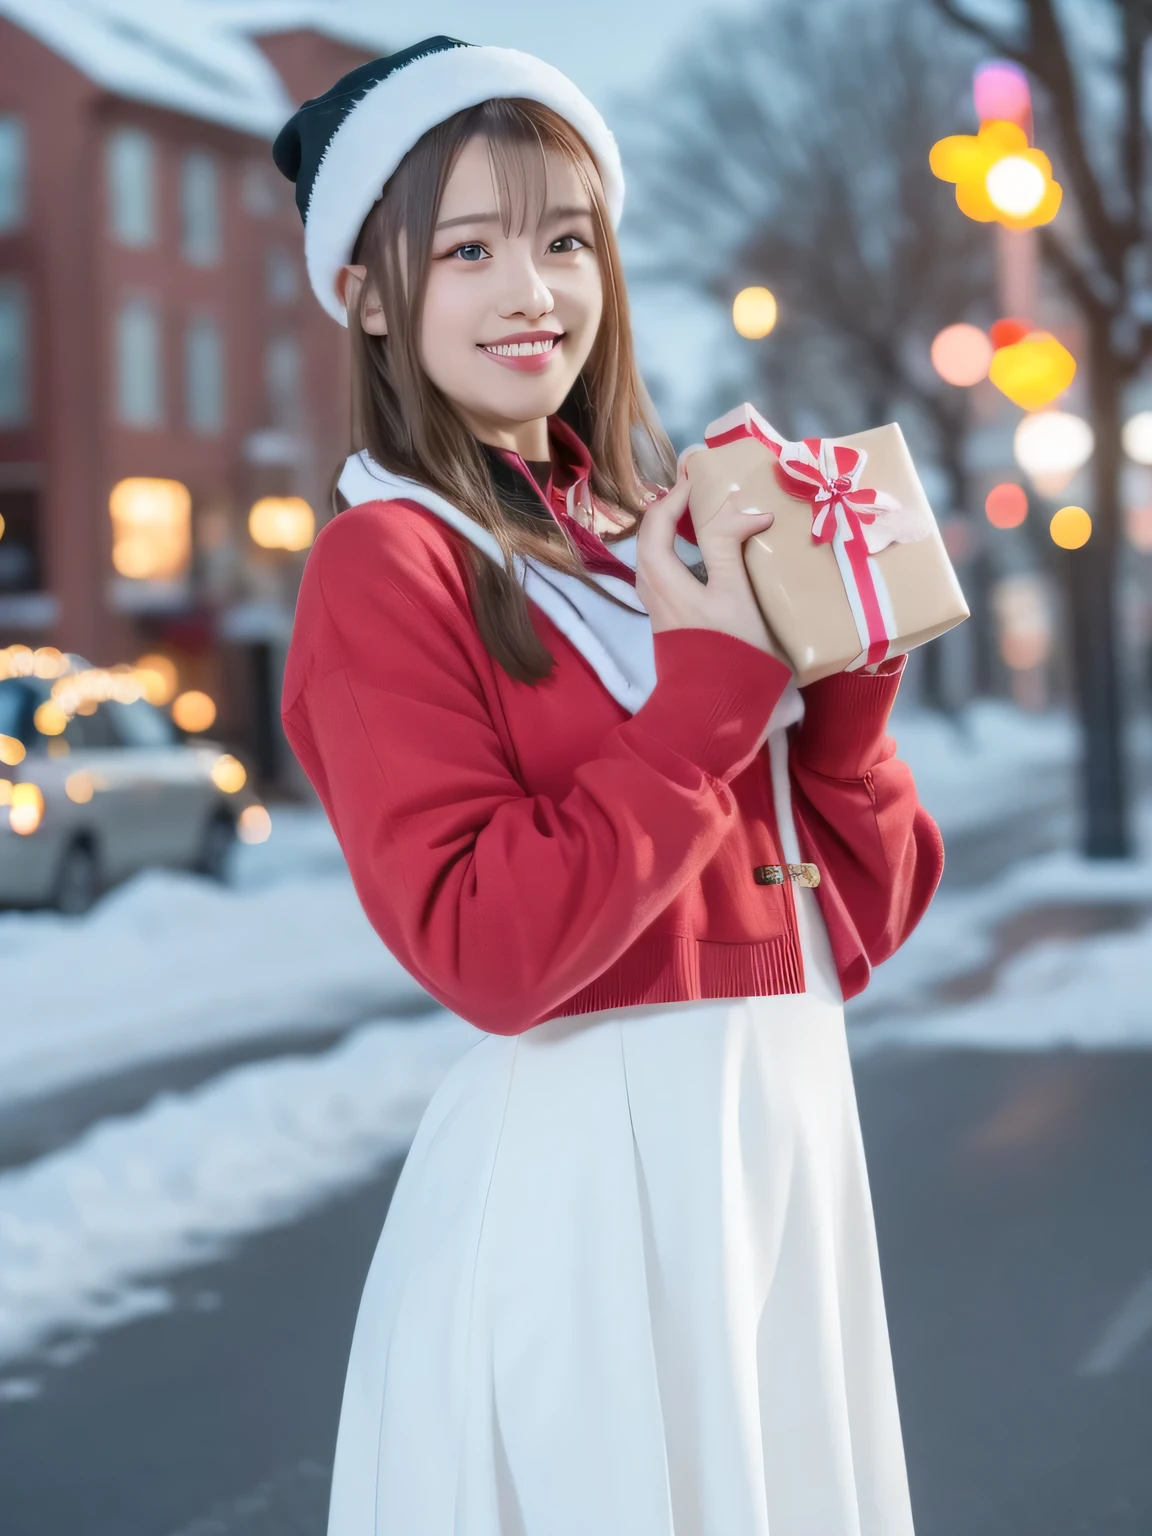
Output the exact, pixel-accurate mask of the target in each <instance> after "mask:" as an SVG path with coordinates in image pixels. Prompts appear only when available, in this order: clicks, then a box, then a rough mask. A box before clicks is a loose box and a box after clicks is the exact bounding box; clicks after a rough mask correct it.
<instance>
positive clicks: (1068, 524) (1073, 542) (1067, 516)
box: [1048, 507, 1092, 549]
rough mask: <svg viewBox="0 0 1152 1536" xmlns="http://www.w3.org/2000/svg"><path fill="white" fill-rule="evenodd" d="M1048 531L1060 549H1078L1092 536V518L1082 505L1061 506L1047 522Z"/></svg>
mask: <svg viewBox="0 0 1152 1536" xmlns="http://www.w3.org/2000/svg"><path fill="white" fill-rule="evenodd" d="M1048 532H1049V533H1050V534H1051V535H1052V542H1053V544H1059V546H1060V548H1061V549H1080V548H1082V547H1083V546H1084V545H1085V544H1087V542H1088V540H1089V539H1090V538H1091V537H1092V519H1091V518H1090V517H1089V516H1088V514H1087V512H1085V510H1084V508H1083V507H1061V508H1060V510H1059V512H1057V513H1056V515H1055V516H1054V517H1053V519H1052V521H1051V522H1050V523H1049V524H1048Z"/></svg>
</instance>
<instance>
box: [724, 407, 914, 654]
mask: <svg viewBox="0 0 1152 1536" xmlns="http://www.w3.org/2000/svg"><path fill="white" fill-rule="evenodd" d="M742 438H755V439H756V440H757V441H758V442H761V443H763V444H764V446H765V447H766V448H767V449H768V450H769V451H770V452H771V453H772V455H773V456H774V458H775V459H776V461H777V462H776V478H777V480H778V481H779V483H780V485H781V487H782V488H783V489H784V490H785V491H787V492H788V494H789V495H790V496H795V497H796V498H797V499H798V500H801V501H807V502H809V503H810V504H811V508H812V541H813V543H815V544H831V546H832V551H833V553H834V555H835V557H836V564H837V567H838V568H839V571H840V579H841V580H842V581H843V583H844V591H845V593H846V594H847V597H848V603H849V606H850V607H851V609H852V617H853V619H854V620H855V623H856V633H857V634H858V635H859V637H860V654H859V655H858V656H857V657H856V659H855V661H852V662H850V663H849V665H848V667H847V668H846V670H847V671H849V672H852V671H855V670H856V669H857V668H858V667H866V666H874V665H875V664H876V663H877V662H880V661H884V660H885V659H886V658H887V656H888V653H889V649H890V647H891V645H892V642H893V641H894V640H895V639H896V638H897V635H896V616H895V614H894V613H893V610H892V600H891V598H890V597H889V595H888V588H887V586H886V584H885V581H884V576H883V573H882V572H881V570H880V567H879V566H878V565H877V564H876V562H875V560H874V559H873V558H872V556H873V554H875V553H878V552H879V551H880V550H881V549H885V548H886V547H887V546H888V545H889V544H890V543H892V542H893V540H897V539H900V537H901V532H902V530H901V529H900V527H899V526H898V522H897V520H896V518H895V517H894V516H892V515H894V514H899V513H900V511H901V507H900V503H899V502H898V501H897V500H896V498H895V497H894V496H889V495H888V494H887V492H885V491H876V490H872V489H870V488H869V487H867V486H861V484H860V477H861V475H862V474H863V472H864V466H865V464H866V463H867V461H868V455H867V454H866V453H865V452H864V451H863V450H862V449H860V448H847V447H845V446H844V445H843V444H841V443H834V442H831V441H830V440H829V439H827V438H821V437H806V438H804V439H803V440H802V441H801V442H798V443H791V442H788V441H787V439H786V438H783V437H781V435H780V433H778V432H777V431H776V430H775V428H774V427H771V426H770V425H769V424H768V422H766V421H765V420H764V418H763V416H761V414H760V412H759V411H758V410H757V409H756V408H755V406H752V405H748V404H744V405H740V406H737V407H736V409H735V410H733V411H729V412H728V413H727V415H725V416H721V417H719V418H718V419H717V420H716V421H714V422H711V423H710V424H709V426H708V428H707V430H706V432H705V434H704V441H705V443H706V444H707V446H708V447H709V448H722V447H723V446H724V445H725V444H726V443H734V442H738V441H739V440H740V439H742Z"/></svg>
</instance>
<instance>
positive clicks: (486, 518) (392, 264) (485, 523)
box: [349, 99, 675, 683]
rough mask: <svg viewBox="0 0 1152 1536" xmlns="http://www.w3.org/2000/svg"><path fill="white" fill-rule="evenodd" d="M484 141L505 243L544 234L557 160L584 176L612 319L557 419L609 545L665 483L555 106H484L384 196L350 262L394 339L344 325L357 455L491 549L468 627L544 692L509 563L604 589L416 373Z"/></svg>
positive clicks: (620, 283) (478, 570)
mask: <svg viewBox="0 0 1152 1536" xmlns="http://www.w3.org/2000/svg"><path fill="white" fill-rule="evenodd" d="M477 136H481V137H483V138H485V139H486V140H487V143H488V150H489V157H490V160H491V164H492V171H493V179H494V181H495V184H496V191H497V196H498V200H499V204H500V215H501V222H502V225H503V228H504V233H505V235H508V234H509V233H510V232H511V230H512V227H513V221H514V220H518V227H519V230H520V231H523V230H524V229H525V228H529V227H531V226H532V221H538V220H539V218H540V216H541V214H542V212H543V209H544V205H545V202H546V198H547V166H546V158H545V157H546V155H547V154H548V153H549V152H551V153H554V154H556V155H558V156H561V157H563V158H564V159H565V160H567V161H568V163H569V164H571V165H572V166H573V167H574V168H575V170H576V172H577V175H578V176H579V178H580V180H581V182H582V183H583V185H584V187H585V189H586V190H587V192H588V195H589V199H590V202H591V207H592V216H593V228H594V232H595V255H596V259H597V262H598V265H599V268H600V277H601V285H602V288H603V294H604V307H603V314H602V317H601V321H600V328H599V331H598V332H597V335H596V339H595V341H594V343H593V346H592V350H591V352H590V354H589V356H588V360H587V362H586V363H585V365H584V367H583V369H582V370H581V373H580V375H579V377H578V378H577V380H576V383H575V385H574V386H573V388H572V390H571V391H570V393H569V395H568V398H567V399H566V400H565V402H564V404H563V406H562V407H561V409H560V412H559V415H560V416H561V418H562V419H563V420H565V421H566V422H567V423H568V425H569V426H571V427H572V428H573V429H574V430H575V431H576V433H577V434H578V436H579V437H580V438H581V439H582V441H583V442H584V443H585V445H586V446H587V447H588V449H589V451H590V453H591V457H592V465H593V468H592V471H591V483H590V487H589V489H590V491H591V493H592V495H593V497H594V498H595V499H596V502H597V505H598V506H599V507H600V508H601V509H602V510H603V511H604V512H605V514H606V515H607V516H608V517H609V518H610V519H611V520H612V521H613V522H614V523H615V524H616V525H617V530H618V531H617V532H616V533H615V534H610V535H608V536H607V539H608V541H611V540H612V539H613V538H622V537H625V536H626V535H627V534H629V533H631V532H633V531H635V529H636V528H637V527H638V526H639V520H640V518H641V517H642V515H643V509H644V505H645V500H646V498H647V496H648V495H649V494H650V492H651V489H652V487H653V486H654V485H657V484H659V485H666V484H670V483H671V481H672V479H673V477H674V474H675V454H674V452H673V449H672V445H671V444H670V442H669V441H668V438H667V437H666V435H665V433H664V431H663V429H662V428H661V426H660V424H659V421H658V420H657V417H656V413H655V411H654V409H653V407H652V403H651V401H650V400H649V398H648V392H647V390H646V389H645V388H644V384H643V381H642V380H641V378H640V375H639V373H638V371H637V368H636V362H635V356H634V352H633V347H632V333H631V325H630V321H629V314H628V296H627V292H626V289H625V286H624V277H623V271H622V267H621V261H620V254H619V249H618V247H617V244H616V240H615V236H614V234H613V230H612V222H611V219H610V217H609V215H608V210H607V207H606V205H605V202H604V193H603V188H602V185H601V181H600V177H599V173H598V172H597V170H596V167H595V161H594V160H593V158H592V155H591V153H590V151H589V149H588V146H587V145H586V144H585V142H584V140H583V139H582V138H581V137H580V135H579V134H578V133H577V132H576V130H575V129H574V128H573V127H572V126H571V125H570V124H569V123H568V122H566V121H565V119H564V118H562V117H560V116H559V115H558V114H557V113H555V112H553V111H551V110H550V109H549V108H548V107H545V106H543V105H541V104H540V103H538V102H534V101H527V100H519V99H515V100H509V99H499V100H492V101H486V102H482V103H481V104H480V105H479V106H475V107H470V108H467V109H466V110H465V111H463V112H458V113H456V114H455V115H454V116H453V117H450V118H447V119H446V120H445V121H444V122H442V123H439V124H437V126H436V127H434V128H432V129H430V130H429V131H428V132H427V133H426V134H424V136H423V137H422V138H421V139H419V140H418V141H417V143H416V144H415V145H414V146H413V147H412V149H410V150H409V152H408V154H407V155H406V156H405V157H404V159H403V160H402V161H401V162H400V165H399V166H398V167H397V169H396V171H395V172H394V173H393V174H392V176H391V177H390V178H389V180H388V181H387V183H386V184H385V187H384V192H383V195H382V196H381V198H380V200H379V201H378V202H377V204H376V205H375V207H374V208H373V211H372V212H371V213H370V214H369V216H368V218H367V219H366V220H365V222H364V225H363V227H362V229H361V231H360V234H359V237H358V238H357V241H356V246H355V249H354V251H353V253H352V260H353V262H356V263H362V264H363V265H364V266H365V267H366V268H367V271H368V275H369V278H370V280H371V281H373V282H374V284H375V286H376V289H377V292H378V294H379V296H380V300H381V303H382V304H383V308H384V313H385V315H386V316H387V320H388V334H387V335H386V336H376V335H372V334H370V333H369V332H366V331H365V330H364V329H363V327H362V326H361V325H360V324H359V316H358V315H350V316H349V333H350V338H351V344H352V438H353V448H354V449H355V450H359V449H362V448H366V449H367V450H368V452H369V453H370V454H371V456H372V457H373V458H374V459H375V460H376V461H377V462H378V463H380V464H382V465H383V466H384V467H385V468H386V469H388V470H391V471H392V472H393V473H394V474H399V475H403V476H406V477H407V478H408V479H411V480H415V481H417V482H418V483H420V484H421V485H425V486H427V487H429V489H431V490H433V491H436V492H438V493H439V494H440V495H441V496H443V497H445V498H446V500H448V501H450V502H451V503H452V504H453V505H454V506H457V507H459V508H460V509H461V511H463V512H466V513H467V514H468V515H469V516H470V517H472V518H474V519H475V521H476V522H477V523H479V524H480V526H481V527H482V528H486V529H487V530H488V531H489V532H490V533H491V534H492V535H493V536H494V537H495V538H496V540H497V542H498V543H499V545H500V548H501V550H502V552H503V554H504V560H505V566H504V568H503V569H501V568H500V566H498V565H497V564H496V562H495V561H493V560H491V559H489V557H488V556H487V555H485V554H484V552H483V551H482V550H480V549H478V548H477V547H476V546H475V545H474V544H473V543H471V541H468V540H463V539H461V540H460V544H461V547H462V550H463V553H464V554H465V555H466V557H467V562H468V565H467V568H468V570H469V574H470V601H471V605H472V612H473V616H474V618H475V621H476V626H477V629H478V630H479V633H480V636H481V639H482V640H483V642H484V645H485V646H486V648H487V650H488V652H489V654H490V655H491V656H492V657H493V658H494V660H495V661H496V662H497V663H498V664H499V665H500V666H501V667H503V669H504V670H505V672H507V673H508V675H509V676H510V677H513V678H516V679H517V680H518V681H520V682H525V683H535V682H538V681H540V680H541V679H543V678H546V677H547V676H549V674H550V673H551V671H552V668H553V666H554V664H555V663H554V658H553V656H552V655H551V653H550V652H549V650H548V648H547V647H546V646H545V645H544V643H543V641H542V640H541V639H540V637H539V636H538V635H537V633H536V631H535V629H534V628H533V625H532V619H531V614H530V612H529V607H528V601H527V598H526V597H525V595H524V590H523V588H522V587H521V585H520V583H519V582H518V581H517V579H516V577H515V575H514V569H515V568H514V564H513V559H514V557H515V556H517V555H518V556H521V557H525V558H526V557H528V556H532V557H534V558H535V559H537V560H539V561H540V562H541V563H543V564H546V565H549V566H551V567H553V568H554V569H556V570H558V571H564V572H566V573H568V574H569V575H571V576H574V577H576V578H577V579H578V580H580V581H583V582H585V583H586V584H587V585H589V586H595V585H596V583H595V582H593V580H592V578H591V577H590V576H589V575H588V574H587V572H586V571H585V569H584V566H583V564H582V562H581V560H580V556H579V553H578V551H577V549H576V547H575V545H574V544H573V543H572V542H571V541H570V540H569V538H568V536H567V535H566V534H565V532H564V530H563V529H562V528H561V526H560V525H559V523H557V522H556V521H555V520H553V519H551V518H549V519H547V520H544V519H543V518H541V517H539V516H536V515H533V514H532V513H531V512H529V511H526V510H525V509H524V506H523V502H522V500H521V502H520V505H517V500H518V498H517V497H515V496H511V495H509V494H507V487H506V486H505V488H504V490H503V491H502V490H501V488H500V487H499V486H498V484H497V481H496V479H494V477H493V472H492V469H491V467H490V460H489V457H488V456H486V454H485V451H484V448H483V446H482V445H481V444H480V443H478V442H477V440H476V438H475V437H474V436H473V435H472V433H471V432H470V431H469V430H468V428H467V427H466V426H465V424H464V422H463V421H462V420H461V419H460V417H459V416H458V415H457V413H456V411H455V410H454V408H453V407H452V404H451V402H450V401H449V400H448V399H447V398H446V397H445V396H444V394H443V393H442V392H441V391H440V390H439V389H437V387H436V386H435V385H434V384H433V383H432V381H431V379H430V378H429V377H428V375H427V374H426V373H425V371H424V368H423V366H422V365H421V362H420V351H419V339H420V327H421V316H422V312H423V305H424V295H425V289H426V286H427V274H428V267H429V263H430V261H431V254H432V244H433V236H434V234H435V228H436V220H437V216H438V213H439V208H440V201H441V198H442V196H443V194H444V188H445V186H446V184H447V181H448V178H449V176H450V175H451V173H452V169H453V167H454V165H455V163H456V160H457V158H458V156H459V154H460V152H461V150H462V149H463V148H464V146H465V144H467V143H468V141H469V140H470V139H472V138H474V137H477ZM500 478H501V479H503V477H500ZM598 590H601V591H602V590H603V589H602V588H600V589H598ZM605 595H610V594H605ZM613 601H615V599H613Z"/></svg>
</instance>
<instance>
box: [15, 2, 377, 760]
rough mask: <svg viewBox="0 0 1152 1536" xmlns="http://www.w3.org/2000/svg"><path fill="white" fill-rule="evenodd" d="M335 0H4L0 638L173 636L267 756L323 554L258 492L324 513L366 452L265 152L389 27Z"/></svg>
mask: <svg viewBox="0 0 1152 1536" xmlns="http://www.w3.org/2000/svg"><path fill="white" fill-rule="evenodd" d="M339 12H340V6H339V5H338V4H337V3H336V0H330V3H329V4H327V5H325V4H319V3H313V4H311V5H308V4H302V3H296V4H292V3H286V4H278V5H269V4H267V3H263V4H261V3H259V0H256V3H253V0H247V3H246V0H232V3H231V4H230V3H229V0H162V3H161V4H158V5H152V6H149V5H146V4H144V3H142V0H0V517H2V518H3V520H4V521H3V531H2V532H0V646H3V645H6V644H11V643H13V642H24V643H26V644H28V645H32V646H37V645H56V646H58V647H59V648H60V649H61V650H65V651H74V652H77V653H79V654H81V655H83V656H84V657H86V658H87V659H88V660H89V661H91V662H93V663H94V664H97V665H111V664H114V663H117V662H123V661H133V660H135V659H136V658H137V657H138V656H139V655H140V654H141V653H144V652H156V651H160V652H163V653H166V654H167V655H169V656H170V657H171V659H172V660H173V661H174V662H175V663H176V665H177V668H178V670H179V675H180V683H181V686H184V687H197V688H202V689H204V690H206V691H207V692H208V693H209V694H211V696H212V697H213V698H214V699H215V700H216V701H217V703H218V707H219V712H220V713H219V717H218V723H217V725H216V726H215V727H214V728H213V734H214V735H219V736H222V737H224V738H226V739H229V740H231V741H234V742H236V743H238V744H240V745H241V746H244V747H246V748H247V749H248V751H249V752H250V753H251V754H252V756H253V757H254V758H255V761H256V765H257V767H258V768H259V770H260V772H261V775H262V776H263V777H264V779H265V780H266V781H268V780H271V781H275V780H277V779H280V780H282V781H283V780H286V779H290V776H291V772H292V765H291V763H290V761H289V754H287V753H286V752H285V751H284V750H283V748H282V744H281V740H280V737H279V729H278V722H277V719H276V708H275V704H276V695H277V693H278V682H279V664H280V659H281V657H282V654H283V647H284V644H285V641H286V637H287V633H288V630H289V627H290V622H291V611H292V604H293V601H294V597H295V588H296V584H297V581H298V578H299V570H300V566H301V564H302V561H303V558H304V556H303V553H301V552H297V553H290V552H287V551H285V550H282V549H275V550H270V549H262V548H259V547H258V546H257V545H256V543H255V542H254V541H253V539H252V538H251V536H250V534H249V528H248V513H249V509H250V508H251V506H252V505H253V503H254V502H255V501H256V499H258V498H260V497H262V496H277V497H288V496H292V497H298V498H301V499H302V500H303V501H305V502H306V503H307V504H308V506H309V507H311V508H312V509H314V512H315V514H316V518H317V521H318V522H319V521H323V519H324V518H325V517H326V516H327V508H328V503H329V492H330V485H331V481H332V476H333V472H334V470H335V469H336V467H337V465H338V464H339V463H340V462H341V461H342V459H343V457H344V455H345V453H346V451H347V445H346V437H347V403H346V395H347V360H346V346H347V337H346V335H345V333H344V332H343V331H342V330H341V329H340V328H339V327H337V326H335V325H333V323H332V321H331V320H330V319H329V318H328V317H327V316H325V315H324V314H323V313H322V311H321V310H320V309H319V307H318V306H317V305H316V303H315V301H314V300H313V299H312V297H311V294H310V293H309V292H308V288H307V278H306V275H305V271H304V264H303V254H302V239H301V229H300V221H299V216H298V214H297V212H296V208H295V204H294V202H293V196H292V190H293V189H292V188H291V186H290V185H289V184H288V183H287V182H286V181H284V179H283V178H282V177H280V176H279V175H278V173H277V172H276V170H275V168H274V166H273V165H272V162H271V157H270V153H269V150H270V144H271V140H272V138H273V137H274V135H275V133H276V132H277V130H278V129H279V127H280V126H281V124H282V123H283V122H284V121H285V119H286V118H287V117H288V116H289V115H290V114H291V112H292V110H293V108H294V106H295V105H297V104H299V102H300V101H302V100H304V99H305V98H306V97H308V96H311V95H315V94H317V93H319V92H320V91H323V90H324V89H326V88H327V87H328V86H329V85H330V84H331V83H332V81H333V80H334V79H335V78H336V77H337V76H338V75H340V74H342V73H344V72H345V71H346V70H348V69H350V68H352V67H354V66H355V65H356V64H358V63H360V62H362V61H363V60H365V59H367V58H371V57H373V56H375V55H376V54H378V53H380V52H381V51H383V49H382V47H381V46H380V44H379V42H378V41H377V42H376V43H375V45H374V44H373V40H372V39H371V38H366V37H364V36H363V35H362V34H358V33H357V32H356V30H355V29H354V28H349V27H348V26H344V25H341V24H339V23H338V22H334V21H333V20H332V18H333V17H336V16H337V15H338V14H339ZM317 17H319V20H317ZM124 482H129V489H130V490H133V494H132V495H129V496H127V499H125V489H124ZM141 486H143V491H141V489H140V487H141ZM117 487H120V491H119V492H118V493H117V495H118V497H119V500H118V499H117V496H114V494H113V493H114V490H115V488H117ZM150 498H151V499H150ZM114 507H118V508H119V513H118V520H117V521H116V522H115V523H114V520H113V516H112V515H111V513H112V509H113V508H114ZM125 508H127V512H125ZM297 511H298V512H299V508H297ZM125 517H127V518H128V522H127V523H124V521H123V518H125ZM133 520H134V521H133ZM116 541H118V542H116Z"/></svg>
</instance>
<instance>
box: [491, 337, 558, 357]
mask: <svg viewBox="0 0 1152 1536" xmlns="http://www.w3.org/2000/svg"><path fill="white" fill-rule="evenodd" d="M560 339H561V337H560V336H550V337H549V338H548V340H547V341H510V342H493V343H492V344H491V345H489V346H483V345H481V348H480V350H481V352H488V353H490V354H491V355H492V356H493V357H539V356H541V355H542V354H544V353H546V352H551V351H552V349H553V347H554V346H555V345H556V343H557V342H558V341H559V340H560Z"/></svg>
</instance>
